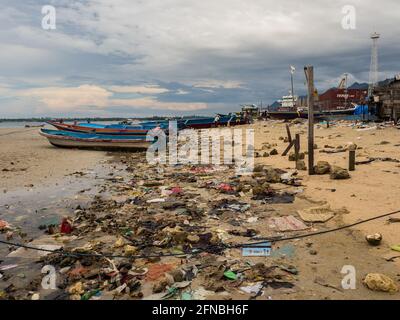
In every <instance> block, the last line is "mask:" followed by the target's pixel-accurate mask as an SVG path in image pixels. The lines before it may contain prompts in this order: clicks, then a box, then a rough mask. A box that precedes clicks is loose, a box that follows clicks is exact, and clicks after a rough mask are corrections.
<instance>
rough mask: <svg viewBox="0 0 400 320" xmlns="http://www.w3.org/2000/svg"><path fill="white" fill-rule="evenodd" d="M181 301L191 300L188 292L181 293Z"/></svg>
mask: <svg viewBox="0 0 400 320" xmlns="http://www.w3.org/2000/svg"><path fill="white" fill-rule="evenodd" d="M181 300H193V297H192V294H191V293H190V292H183V293H182V296H181Z"/></svg>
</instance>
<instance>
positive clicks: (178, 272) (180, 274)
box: [169, 269, 185, 282]
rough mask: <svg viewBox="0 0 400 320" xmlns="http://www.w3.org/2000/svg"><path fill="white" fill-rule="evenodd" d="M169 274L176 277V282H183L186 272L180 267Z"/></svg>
mask: <svg viewBox="0 0 400 320" xmlns="http://www.w3.org/2000/svg"><path fill="white" fill-rule="evenodd" d="M169 274H170V275H171V276H172V277H173V278H174V281H175V282H181V281H183V280H185V279H184V273H183V272H182V270H180V269H175V270H172V271H171V272H169Z"/></svg>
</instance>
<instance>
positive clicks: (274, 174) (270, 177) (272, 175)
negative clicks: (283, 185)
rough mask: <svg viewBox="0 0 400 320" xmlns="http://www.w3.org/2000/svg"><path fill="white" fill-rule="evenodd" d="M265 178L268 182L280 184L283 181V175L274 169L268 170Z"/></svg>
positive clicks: (265, 171) (265, 172)
mask: <svg viewBox="0 0 400 320" xmlns="http://www.w3.org/2000/svg"><path fill="white" fill-rule="evenodd" d="M264 177H265V181H266V182H271V183H278V182H280V181H281V174H280V173H279V172H278V171H277V170H276V169H274V168H266V169H265V170H264Z"/></svg>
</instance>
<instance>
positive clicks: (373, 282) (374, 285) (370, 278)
mask: <svg viewBox="0 0 400 320" xmlns="http://www.w3.org/2000/svg"><path fill="white" fill-rule="evenodd" d="M363 283H364V285H365V286H366V287H367V288H368V289H370V290H373V291H383V292H390V293H395V292H397V291H399V288H398V286H397V285H396V283H395V282H394V281H393V280H392V279H391V278H389V277H388V276H386V275H384V274H381V273H369V274H367V276H366V277H365V279H364V280H363Z"/></svg>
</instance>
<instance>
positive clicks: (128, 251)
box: [124, 244, 137, 256]
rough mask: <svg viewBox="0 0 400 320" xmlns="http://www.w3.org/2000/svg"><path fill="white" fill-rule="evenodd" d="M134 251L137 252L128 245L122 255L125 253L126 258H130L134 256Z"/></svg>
mask: <svg viewBox="0 0 400 320" xmlns="http://www.w3.org/2000/svg"><path fill="white" fill-rule="evenodd" d="M136 251H137V248H136V247H134V246H131V245H129V244H127V245H126V246H125V247H124V253H125V255H126V256H132V255H134V254H135V253H136Z"/></svg>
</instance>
